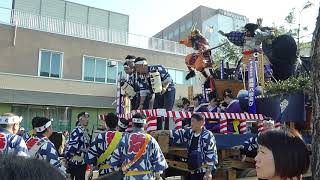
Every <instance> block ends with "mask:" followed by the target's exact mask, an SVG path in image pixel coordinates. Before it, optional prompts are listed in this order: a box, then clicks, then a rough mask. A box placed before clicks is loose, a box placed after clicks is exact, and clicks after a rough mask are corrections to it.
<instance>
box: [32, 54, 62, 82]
mask: <svg viewBox="0 0 320 180" xmlns="http://www.w3.org/2000/svg"><path fill="white" fill-rule="evenodd" d="M42 51H47V52H50V64H49V76H41V75H40V74H41V64H42V59H41V58H42ZM52 53H56V54H60V73H59V77H51V60H52ZM38 57H39V58H38V77H44V78H54V79H63V59H64V52H62V51H56V50H49V49H44V48H40V49H39V55H38Z"/></svg>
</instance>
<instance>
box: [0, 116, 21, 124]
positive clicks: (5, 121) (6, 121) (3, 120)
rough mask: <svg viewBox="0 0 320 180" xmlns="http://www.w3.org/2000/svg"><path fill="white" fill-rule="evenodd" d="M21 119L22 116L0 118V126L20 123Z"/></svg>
mask: <svg viewBox="0 0 320 180" xmlns="http://www.w3.org/2000/svg"><path fill="white" fill-rule="evenodd" d="M22 119H23V118H22V116H0V124H15V123H20V122H21V121H22Z"/></svg>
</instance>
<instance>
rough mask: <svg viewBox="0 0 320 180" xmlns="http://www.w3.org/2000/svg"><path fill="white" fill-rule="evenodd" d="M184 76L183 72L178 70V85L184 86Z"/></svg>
mask: <svg viewBox="0 0 320 180" xmlns="http://www.w3.org/2000/svg"><path fill="white" fill-rule="evenodd" d="M184 79H185V78H184V76H183V71H180V70H176V81H175V82H176V83H177V84H184V82H183V80H184Z"/></svg>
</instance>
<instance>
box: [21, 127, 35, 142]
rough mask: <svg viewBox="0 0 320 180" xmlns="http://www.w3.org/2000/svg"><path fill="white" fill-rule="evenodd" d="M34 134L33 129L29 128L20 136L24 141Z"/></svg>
mask: <svg viewBox="0 0 320 180" xmlns="http://www.w3.org/2000/svg"><path fill="white" fill-rule="evenodd" d="M35 134H36V133H35V132H34V130H30V131H27V132H25V133H23V135H22V138H23V140H24V141H25V142H27V141H28V139H29V138H31V137H34V136H35Z"/></svg>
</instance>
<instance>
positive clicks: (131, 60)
mask: <svg viewBox="0 0 320 180" xmlns="http://www.w3.org/2000/svg"><path fill="white" fill-rule="evenodd" d="M134 60H135V59H126V61H129V62H134Z"/></svg>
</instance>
